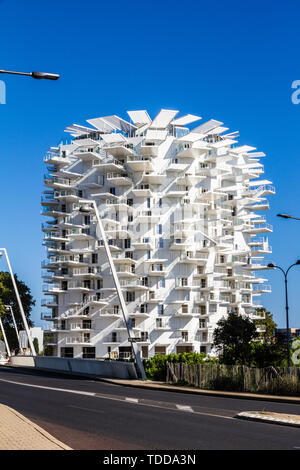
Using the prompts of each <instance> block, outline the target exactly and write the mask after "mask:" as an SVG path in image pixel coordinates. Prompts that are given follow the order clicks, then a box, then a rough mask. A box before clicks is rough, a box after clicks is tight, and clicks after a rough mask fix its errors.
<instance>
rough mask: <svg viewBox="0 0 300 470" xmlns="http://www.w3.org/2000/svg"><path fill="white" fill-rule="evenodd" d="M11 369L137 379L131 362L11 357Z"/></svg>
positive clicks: (50, 357)
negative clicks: (31, 369) (22, 368)
mask: <svg viewBox="0 0 300 470" xmlns="http://www.w3.org/2000/svg"><path fill="white" fill-rule="evenodd" d="M10 364H11V365H12V366H13V367H34V368H35V369H38V370H52V371H53V372H66V373H68V374H74V375H84V376H87V377H89V376H94V377H103V378H105V377H106V378H115V379H127V380H130V379H137V374H136V370H135V366H134V364H133V363H132V362H118V361H99V360H94V359H73V358H70V359H69V358H66V357H52V356H36V357H33V356H11V357H10Z"/></svg>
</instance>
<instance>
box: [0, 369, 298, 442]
mask: <svg viewBox="0 0 300 470" xmlns="http://www.w3.org/2000/svg"><path fill="white" fill-rule="evenodd" d="M0 403H3V404H5V405H8V406H11V407H12V408H14V409H16V410H17V411H19V412H20V413H22V414H24V415H25V416H26V417H27V418H29V419H31V420H32V421H34V422H36V423H37V424H39V425H40V426H42V427H43V428H44V429H45V430H46V431H48V432H50V433H51V434H52V435H54V436H55V437H56V438H58V439H59V440H61V441H62V442H64V443H66V444H67V445H69V446H70V447H71V448H73V449H76V450H82V449H86V450H100V449H105V450H137V449H146V450H170V449H172V450H177V449H179V450H198V449H199V450H201V449H207V450H222V449H224V450H225V449H226V450H236V449H241V450H246V449H249V450H250V449H251V450H254V449H255V450H271V449H277V450H292V449H300V429H297V428H293V427H290V426H280V425H276V424H269V423H268V424H266V423H257V422H250V421H242V420H238V419H236V418H235V415H236V414H237V413H238V412H239V411H250V410H251V411H253V410H254V411H262V410H265V411H274V412H282V413H292V414H300V405H297V404H285V403H274V402H273V403H272V402H266V401H256V400H253V401H252V400H243V399H232V398H222V397H210V396H203V395H199V396H198V395H189V394H181V393H174V392H173V393H172V392H169V391H157V390H145V389H139V388H128V387H124V386H121V385H113V384H108V383H105V382H99V381H94V380H88V379H80V378H72V377H63V376H58V375H55V374H51V373H38V374H37V373H36V372H30V371H17V370H16V369H8V368H4V367H0Z"/></svg>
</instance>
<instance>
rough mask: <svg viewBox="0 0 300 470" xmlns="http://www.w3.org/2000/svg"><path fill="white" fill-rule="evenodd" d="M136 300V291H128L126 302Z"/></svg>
mask: <svg viewBox="0 0 300 470" xmlns="http://www.w3.org/2000/svg"><path fill="white" fill-rule="evenodd" d="M134 301H135V292H129V291H126V302H134Z"/></svg>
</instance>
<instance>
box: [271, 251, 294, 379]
mask: <svg viewBox="0 0 300 470" xmlns="http://www.w3.org/2000/svg"><path fill="white" fill-rule="evenodd" d="M297 265H300V260H299V259H298V260H297V261H296V263H293V264H291V266H289V267H288V269H287V270H286V271H285V270H284V269H283V268H282V267H281V266H276V265H275V264H273V263H269V264H268V268H275V269H280V271H281V272H282V273H283V275H284V284H285V312H286V335H287V359H288V370H289V371H290V367H291V355H290V327H289V304H288V287H287V275H288V273H289V271H290V269H291V268H292V267H293V266H297Z"/></svg>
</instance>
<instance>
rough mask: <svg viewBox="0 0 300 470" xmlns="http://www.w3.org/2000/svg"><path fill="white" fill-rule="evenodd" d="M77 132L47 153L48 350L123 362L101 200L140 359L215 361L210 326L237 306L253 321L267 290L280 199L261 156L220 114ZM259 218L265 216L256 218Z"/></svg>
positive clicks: (104, 124) (136, 117) (99, 122)
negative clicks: (187, 355) (270, 214)
mask: <svg viewBox="0 0 300 470" xmlns="http://www.w3.org/2000/svg"><path fill="white" fill-rule="evenodd" d="M128 115H129V118H130V119H129V121H126V120H124V119H122V118H120V117H118V116H116V115H112V116H105V117H100V118H96V119H90V120H88V121H87V122H88V127H87V126H81V125H77V124H73V125H72V126H70V127H68V128H67V129H66V131H67V132H69V133H70V134H71V141H70V143H68V144H61V145H59V146H58V147H51V148H50V149H49V151H48V153H47V155H46V157H45V163H46V165H47V169H48V173H47V175H46V176H45V186H46V187H47V188H48V189H47V190H45V191H44V192H43V195H42V214H43V215H45V216H47V217H50V218H51V219H50V220H49V221H47V222H46V223H45V224H43V227H42V230H43V232H44V245H45V246H46V250H47V255H48V259H47V260H46V261H44V262H43V263H42V268H43V269H42V272H43V274H42V276H43V278H44V282H45V285H44V287H43V291H44V294H45V300H43V301H42V305H43V306H44V307H46V308H47V310H46V312H45V313H43V314H42V319H44V320H48V321H52V322H53V324H51V325H53V326H51V327H49V330H48V333H51V338H50V337H49V338H50V339H48V340H47V343H46V344H48V345H52V346H53V355H57V356H66V357H78V358H108V357H111V358H128V357H129V356H130V354H131V347H130V342H128V333H127V329H126V325H125V323H124V320H123V316H122V312H121V308H120V302H119V298H118V295H117V291H116V288H115V285H114V282H113V278H112V275H111V270H110V267H109V263H108V259H107V255H106V252H105V250H104V245H103V241H102V240H101V237H100V232H99V227H97V220H96V217H95V214H94V213H93V212H91V213H87V212H82V211H81V210H80V209H81V208H82V205H81V203H80V201H81V200H82V199H84V200H94V201H96V203H97V207H98V210H99V213H100V216H101V219H102V223H103V226H104V229H105V233H106V237H107V239H108V243H109V246H110V252H111V254H112V257H113V260H114V265H115V268H116V271H117V273H118V278H119V280H120V284H121V288H122V293H123V296H124V299H125V302H126V306H127V309H128V314H129V321H130V324H131V327H132V328H133V332H134V335H135V337H136V338H137V339H136V341H137V344H138V347H139V350H140V352H141V355H142V357H143V358H147V357H151V356H153V355H154V354H157V353H161V354H169V353H180V352H187V351H196V352H204V353H207V354H211V355H213V354H215V351H214V349H213V345H212V342H213V331H214V328H215V326H216V324H217V322H218V321H219V319H220V318H222V317H224V316H226V315H227V314H228V313H229V312H230V311H235V312H236V313H238V314H240V315H245V316H247V317H249V318H252V319H254V318H256V317H257V315H258V314H257V313H256V308H258V307H262V305H261V303H260V301H259V297H260V295H261V294H262V293H265V292H270V286H268V285H266V284H265V281H266V279H264V278H263V277H262V276H261V274H262V272H261V270H263V269H265V268H266V262H264V255H265V254H269V253H271V247H270V246H269V241H268V235H269V233H271V232H272V227H271V226H270V225H269V224H268V223H267V222H266V219H265V217H264V216H262V215H260V214H261V211H266V210H267V209H268V208H269V203H268V201H267V199H266V196H268V195H270V194H274V192H275V190H274V188H273V186H271V185H270V183H271V182H270V181H268V180H263V179H261V178H262V174H263V172H264V168H263V165H262V164H261V163H260V162H259V160H260V158H261V157H264V156H265V154H264V153H262V152H257V151H256V149H255V148H253V147H250V146H247V145H242V146H239V145H238V141H237V138H238V133H237V132H231V133H229V132H228V128H226V127H224V126H223V123H222V122H219V121H216V120H214V119H211V120H209V121H208V122H205V123H204V124H201V123H200V124H199V121H200V119H201V118H200V117H199V116H194V115H191V114H187V115H183V116H181V117H178V111H175V110H166V109H162V110H161V111H160V112H159V113H158V115H157V116H156V117H155V118H154V119H153V120H151V118H150V117H149V115H148V113H147V111H144V110H139V111H128ZM256 212H257V213H256Z"/></svg>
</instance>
